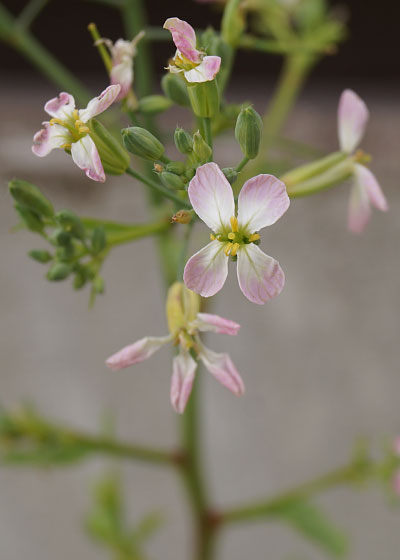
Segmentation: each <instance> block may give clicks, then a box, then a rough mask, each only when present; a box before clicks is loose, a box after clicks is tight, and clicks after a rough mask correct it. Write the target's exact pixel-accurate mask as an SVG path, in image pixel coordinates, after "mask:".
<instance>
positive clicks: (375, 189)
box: [338, 89, 388, 233]
mask: <svg viewBox="0 0 400 560" xmlns="http://www.w3.org/2000/svg"><path fill="white" fill-rule="evenodd" d="M368 117H369V112H368V109H367V106H366V104H365V103H364V101H363V100H362V99H361V98H360V97H359V96H358V95H357V94H356V93H355V92H354V91H352V90H351V89H346V90H344V91H343V93H342V95H341V97H340V100H339V107H338V133H339V145H340V149H341V150H342V151H343V152H346V153H348V154H352V153H353V152H354V150H355V149H356V148H357V146H358V145H359V144H360V142H361V139H362V137H363V136H364V132H365V128H366V125H367V121H368ZM371 205H372V206H375V208H378V210H382V211H386V210H387V209H388V205H387V202H386V198H385V195H384V194H383V192H382V189H381V187H380V185H379V183H378V181H377V180H376V178H375V176H374V175H373V173H372V172H371V171H370V170H369V169H368V168H367V167H365V165H362V164H360V163H355V164H354V184H353V187H352V190H351V194H350V200H349V208H348V227H349V229H350V230H351V231H352V232H354V233H361V232H362V231H363V230H364V229H365V226H366V225H367V223H368V221H369V219H370V216H371Z"/></svg>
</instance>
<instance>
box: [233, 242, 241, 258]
mask: <svg viewBox="0 0 400 560" xmlns="http://www.w3.org/2000/svg"><path fill="white" fill-rule="evenodd" d="M239 247H240V243H234V244H233V245H232V250H231V257H236V253H237V252H238V249H239Z"/></svg>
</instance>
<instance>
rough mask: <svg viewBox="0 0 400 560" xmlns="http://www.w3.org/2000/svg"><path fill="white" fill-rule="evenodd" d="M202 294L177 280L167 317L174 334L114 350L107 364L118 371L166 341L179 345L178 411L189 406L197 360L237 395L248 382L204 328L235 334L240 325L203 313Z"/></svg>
mask: <svg viewBox="0 0 400 560" xmlns="http://www.w3.org/2000/svg"><path fill="white" fill-rule="evenodd" d="M199 305H200V298H199V297H198V295H197V294H195V293H194V292H191V291H190V290H188V289H187V288H186V287H185V286H184V284H183V283H182V282H176V283H175V284H173V285H172V286H171V287H170V289H169V291H168V297H167V319H168V327H169V331H170V334H169V335H168V336H164V337H145V338H142V339H140V340H138V341H137V342H135V343H134V344H130V345H129V346H125V347H124V348H122V350H120V351H119V352H117V353H116V354H113V355H112V356H111V357H110V358H108V360H107V361H106V364H107V366H108V367H109V368H111V369H112V370H114V371H118V370H120V369H123V368H126V367H129V366H132V365H134V364H137V363H139V362H143V361H144V360H147V358H150V356H152V355H153V354H154V353H155V352H157V350H159V349H160V348H162V346H164V345H165V344H168V343H173V344H174V345H175V346H178V347H179V351H178V354H177V355H176V356H175V358H174V359H173V364H172V380H171V403H172V406H173V407H174V409H175V410H176V412H179V413H182V412H183V411H184V410H185V407H186V403H187V401H188V399H189V396H190V393H191V390H192V386H193V381H194V377H195V373H196V368H197V363H196V360H201V361H202V362H203V364H204V365H205V367H206V368H207V370H208V371H209V372H210V373H211V374H212V375H213V376H214V377H215V378H216V379H217V380H218V381H219V382H220V383H221V384H222V385H224V386H225V387H227V388H228V389H229V390H230V391H232V393H234V394H235V395H242V394H243V392H244V385H243V381H242V378H241V377H240V374H239V372H238V371H237V369H236V368H235V366H234V364H233V362H232V360H231V358H230V357H229V355H228V354H225V353H223V354H220V353H217V352H214V351H213V350H210V349H209V348H206V346H204V344H203V343H202V342H201V339H200V336H199V333H200V332H207V331H208V332H214V333H220V334H229V335H231V336H234V335H236V334H237V333H238V331H239V328H240V325H238V324H237V323H234V322H233V321H230V320H229V319H224V318H223V317H219V316H218V315H212V314H209V313H199Z"/></svg>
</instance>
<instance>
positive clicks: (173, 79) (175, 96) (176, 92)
mask: <svg viewBox="0 0 400 560" xmlns="http://www.w3.org/2000/svg"><path fill="white" fill-rule="evenodd" d="M161 88H162V90H163V92H164V93H165V95H166V96H167V97H168V99H171V101H173V102H174V103H176V104H177V105H181V106H182V107H190V100H189V96H188V92H187V88H186V83H185V81H184V79H183V78H181V77H180V76H177V75H176V74H171V73H170V72H168V74H165V76H164V77H163V78H162V80H161Z"/></svg>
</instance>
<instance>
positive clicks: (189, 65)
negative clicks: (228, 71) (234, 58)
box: [164, 18, 221, 82]
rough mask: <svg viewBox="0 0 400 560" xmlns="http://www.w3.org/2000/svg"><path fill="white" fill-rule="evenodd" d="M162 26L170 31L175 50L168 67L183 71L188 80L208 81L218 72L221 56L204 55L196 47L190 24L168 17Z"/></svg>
mask: <svg viewBox="0 0 400 560" xmlns="http://www.w3.org/2000/svg"><path fill="white" fill-rule="evenodd" d="M164 28H165V29H168V30H169V31H171V34H172V39H173V41H174V43H175V46H176V48H177V51H176V53H175V56H174V59H173V64H170V65H169V67H168V69H169V71H170V72H172V73H174V74H176V73H178V72H183V73H184V76H185V78H186V80H187V81H188V82H208V81H211V80H213V79H214V78H215V76H216V75H217V74H218V72H219V68H220V65H221V58H220V57H219V56H206V55H205V53H204V52H202V51H199V50H198V49H197V48H196V33H195V32H194V29H193V27H192V26H191V25H189V24H188V23H187V22H186V21H183V20H181V19H179V18H169V19H167V21H166V22H165V23H164Z"/></svg>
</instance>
